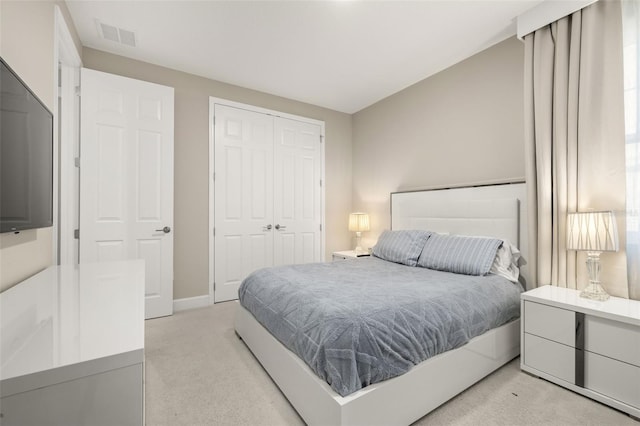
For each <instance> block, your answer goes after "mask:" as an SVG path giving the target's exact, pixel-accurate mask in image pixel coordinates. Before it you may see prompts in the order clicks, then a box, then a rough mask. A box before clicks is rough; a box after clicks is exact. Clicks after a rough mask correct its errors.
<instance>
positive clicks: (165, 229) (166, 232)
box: [156, 226, 171, 234]
mask: <svg viewBox="0 0 640 426" xmlns="http://www.w3.org/2000/svg"><path fill="white" fill-rule="evenodd" d="M156 232H164V233H165V234H168V233H169V232H171V228H169V227H168V226H165V227H164V228H162V229H156Z"/></svg>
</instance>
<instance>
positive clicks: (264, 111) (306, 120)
mask: <svg viewBox="0 0 640 426" xmlns="http://www.w3.org/2000/svg"><path fill="white" fill-rule="evenodd" d="M216 104H217V105H224V106H229V107H233V108H239V109H244V110H247V111H252V112H257V113H261V114H267V115H271V116H274V117H281V118H288V119H291V120H296V121H301V122H304V123H309V124H315V125H318V126H320V138H321V143H320V156H321V159H320V161H321V166H320V179H321V180H322V187H321V189H320V197H321V198H320V204H321V215H320V223H321V225H322V231H320V241H321V248H320V253H321V260H322V261H323V262H324V260H325V229H326V226H325V211H326V208H325V207H326V206H325V188H326V186H327V185H326V180H325V146H326V142H327V140H326V137H325V123H324V121H320V120H316V119H313V118H308V117H302V116H300V115H294V114H288V113H285V112H281V111H276V110H272V109H268V108H262V107H257V106H254V105H249V104H244V103H241V102H235V101H230V100H228V99H223V98H216V97H213V96H210V97H209V177H208V179H209V180H208V184H209V234H208V236H209V304H211V305H213V303H214V300H213V292H214V279H215V255H214V254H215V244H214V234H213V232H214V225H215V214H214V213H215V202H214V200H215V197H214V195H215V184H214V175H215V145H214V144H215V106H216Z"/></svg>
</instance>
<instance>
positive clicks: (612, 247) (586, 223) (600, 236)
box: [567, 212, 619, 252]
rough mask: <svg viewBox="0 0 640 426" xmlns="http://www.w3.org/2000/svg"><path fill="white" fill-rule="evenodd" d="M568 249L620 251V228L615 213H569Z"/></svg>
mask: <svg viewBox="0 0 640 426" xmlns="http://www.w3.org/2000/svg"><path fill="white" fill-rule="evenodd" d="M567 249H568V250H584V251H594V252H595V251H618V249H619V246H618V228H617V226H616V218H615V216H614V215H613V212H584V213H569V214H568V215H567Z"/></svg>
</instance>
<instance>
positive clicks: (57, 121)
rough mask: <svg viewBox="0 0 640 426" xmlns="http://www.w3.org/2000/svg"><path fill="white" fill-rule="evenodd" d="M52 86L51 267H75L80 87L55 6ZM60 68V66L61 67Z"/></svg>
mask: <svg viewBox="0 0 640 426" xmlns="http://www.w3.org/2000/svg"><path fill="white" fill-rule="evenodd" d="M54 27H55V33H54V44H53V45H54V54H53V61H54V64H53V67H54V75H55V80H54V81H55V82H56V84H55V85H54V86H55V88H54V100H55V102H54V105H53V116H54V120H53V129H54V130H53V140H54V143H53V147H54V148H53V149H54V162H53V168H54V174H53V191H54V194H53V251H52V253H53V259H52V260H53V264H56V265H65V264H77V263H78V244H77V240H75V239H74V235H73V230H74V229H76V228H77V225H78V199H79V197H80V193H79V191H78V176H77V173H78V170H77V168H76V167H75V157H76V156H77V155H78V154H77V153H78V149H79V140H80V108H79V101H78V96H77V94H76V87H78V86H79V85H80V68H81V67H82V59H81V58H80V54H79V53H78V49H77V48H76V45H75V43H74V42H73V37H72V36H71V32H70V31H69V27H68V26H67V23H66V21H65V19H64V16H63V15H62V11H61V10H60V7H59V6H58V5H55V7H54ZM61 65H62V66H61Z"/></svg>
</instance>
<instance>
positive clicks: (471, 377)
mask: <svg viewBox="0 0 640 426" xmlns="http://www.w3.org/2000/svg"><path fill="white" fill-rule="evenodd" d="M525 200H526V194H525V184H523V183H522V184H507V185H492V186H484V187H474V188H456V189H447V190H432V191H417V192H406V193H393V194H391V212H392V229H430V230H434V231H438V232H450V233H457V234H466V235H486V236H496V237H499V238H507V239H509V240H510V241H511V242H512V243H514V244H516V245H519V246H520V247H521V250H522V252H523V257H524V258H525V259H526V247H527V245H526V240H525V239H526V232H525V229H526V220H524V219H523V218H522V215H519V212H523V211H526V210H525V208H524V203H525ZM522 273H523V274H524V277H523V278H524V281H525V282H526V270H524V271H522ZM235 329H236V333H237V334H238V335H239V336H240V337H241V338H242V339H243V340H244V342H245V343H246V345H247V346H248V347H249V349H250V350H251V351H252V352H253V354H254V355H255V357H256V358H257V359H258V360H259V361H260V363H261V364H262V366H263V367H264V369H265V370H266V371H267V372H268V373H269V375H270V376H271V377H272V378H273V380H274V381H275V382H276V384H277V385H278V387H279V388H280V390H281V391H282V392H283V393H284V395H285V396H286V397H287V399H288V400H289V402H290V403H291V404H292V405H293V407H294V408H295V409H296V410H297V411H298V413H299V414H300V416H302V418H303V419H304V420H305V422H307V423H308V424H310V425H316V424H317V425H407V424H410V423H412V422H413V421H415V420H417V419H419V418H420V417H422V416H424V415H425V414H427V413H428V412H430V411H432V410H433V409H435V408H436V407H438V406H439V405H441V404H443V403H444V402H446V401H448V400H449V399H451V398H452V397H454V396H456V395H457V394H459V393H460V392H462V391H463V390H465V389H467V388H468V387H470V386H471V385H473V384H474V383H476V382H477V381H478V380H480V379H482V378H483V377H485V376H487V375H488V374H490V373H491V372H493V371H494V370H496V369H498V368H500V367H501V366H502V365H504V364H505V363H507V362H509V361H510V360H512V359H513V358H515V357H516V356H518V354H519V353H520V320H519V319H518V320H515V321H512V322H510V323H508V324H505V325H503V326H501V327H498V328H496V329H493V330H491V331H488V332H487V333H485V334H483V335H481V336H478V337H476V338H474V339H472V340H471V341H469V342H468V343H467V344H466V345H464V346H462V347H460V348H458V349H454V350H451V351H448V352H446V353H443V354H440V355H438V356H435V357H433V358H430V359H428V360H426V361H423V362H422V363H420V364H418V365H417V366H415V367H414V368H412V369H411V370H410V371H408V372H407V373H405V374H403V375H401V376H398V377H395V378H393V379H390V380H386V381H384V382H381V383H376V384H374V385H371V386H368V387H366V388H364V389H362V390H360V391H358V392H355V393H353V394H351V395H348V396H346V397H342V396H340V395H338V394H337V393H336V392H334V391H333V390H332V389H331V388H330V386H329V385H328V384H327V383H325V382H324V381H322V380H321V379H319V378H318V377H317V376H316V375H315V374H314V373H313V371H311V369H310V368H309V367H308V366H307V365H306V364H305V363H304V361H302V360H301V359H300V358H298V356H297V355H295V354H294V353H293V352H291V351H289V350H288V349H287V348H285V347H284V346H283V345H282V344H281V343H280V342H279V341H278V340H277V339H275V338H274V337H273V336H272V335H271V334H270V333H269V332H268V331H267V330H266V329H265V328H264V327H263V326H262V325H261V324H260V323H258V322H257V321H256V320H255V318H254V317H253V315H251V313H249V312H248V311H247V310H245V309H244V308H243V307H242V306H238V313H237V316H236V324H235Z"/></svg>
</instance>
